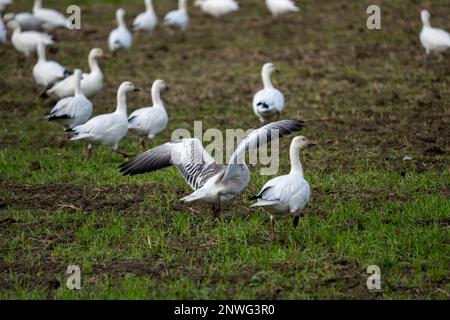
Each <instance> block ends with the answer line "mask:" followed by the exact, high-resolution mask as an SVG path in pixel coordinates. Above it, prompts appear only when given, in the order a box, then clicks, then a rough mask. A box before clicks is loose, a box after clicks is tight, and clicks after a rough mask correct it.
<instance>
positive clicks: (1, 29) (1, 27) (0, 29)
mask: <svg viewBox="0 0 450 320" xmlns="http://www.w3.org/2000/svg"><path fill="white" fill-rule="evenodd" d="M7 40H8V37H7V34H6V28H5V23H4V22H3V19H2V16H1V15H0V43H6V41H7Z"/></svg>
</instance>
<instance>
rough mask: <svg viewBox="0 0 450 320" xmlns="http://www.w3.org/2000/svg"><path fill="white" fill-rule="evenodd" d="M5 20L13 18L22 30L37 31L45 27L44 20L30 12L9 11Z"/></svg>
mask: <svg viewBox="0 0 450 320" xmlns="http://www.w3.org/2000/svg"><path fill="white" fill-rule="evenodd" d="M4 20H5V22H9V21H11V20H16V21H17V22H18V23H19V25H20V28H21V30H23V31H30V30H31V31H35V30H41V29H43V24H44V21H43V20H41V19H39V18H36V16H35V15H34V14H32V13H30V12H21V13H17V14H15V13H7V14H5V16H4Z"/></svg>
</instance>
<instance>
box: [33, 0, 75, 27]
mask: <svg viewBox="0 0 450 320" xmlns="http://www.w3.org/2000/svg"><path fill="white" fill-rule="evenodd" d="M33 15H34V16H35V17H36V18H38V19H41V20H43V21H44V23H45V25H46V28H47V30H48V31H53V30H55V29H58V28H69V21H68V20H67V18H66V17H65V16H64V15H63V14H62V13H60V12H58V11H56V10H53V9H47V8H43V7H42V0H34V6H33Z"/></svg>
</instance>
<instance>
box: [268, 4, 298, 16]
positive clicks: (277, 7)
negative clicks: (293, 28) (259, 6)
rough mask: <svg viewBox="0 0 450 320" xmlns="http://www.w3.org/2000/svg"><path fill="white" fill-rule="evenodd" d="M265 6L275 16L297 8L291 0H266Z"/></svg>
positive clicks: (294, 10) (295, 10)
mask: <svg viewBox="0 0 450 320" xmlns="http://www.w3.org/2000/svg"><path fill="white" fill-rule="evenodd" d="M266 6H267V9H269V11H270V12H271V13H272V15H273V16H275V17H276V16H279V15H282V14H285V13H289V12H297V11H298V10H299V9H298V7H297V6H296V5H295V3H294V1H292V0H266Z"/></svg>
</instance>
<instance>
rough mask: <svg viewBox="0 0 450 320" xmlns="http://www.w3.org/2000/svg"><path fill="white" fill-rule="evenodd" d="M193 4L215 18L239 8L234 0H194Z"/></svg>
mask: <svg viewBox="0 0 450 320" xmlns="http://www.w3.org/2000/svg"><path fill="white" fill-rule="evenodd" d="M194 5H195V6H197V7H200V9H201V10H202V11H203V12H204V13H206V14H209V15H211V16H213V17H215V18H220V17H222V16H224V15H226V14H228V13H231V12H234V11H238V10H239V4H238V3H237V2H236V1H234V0H196V1H195V4H194Z"/></svg>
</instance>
